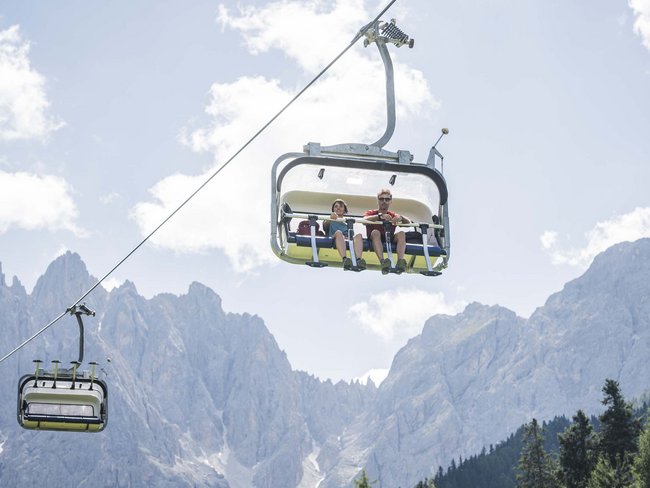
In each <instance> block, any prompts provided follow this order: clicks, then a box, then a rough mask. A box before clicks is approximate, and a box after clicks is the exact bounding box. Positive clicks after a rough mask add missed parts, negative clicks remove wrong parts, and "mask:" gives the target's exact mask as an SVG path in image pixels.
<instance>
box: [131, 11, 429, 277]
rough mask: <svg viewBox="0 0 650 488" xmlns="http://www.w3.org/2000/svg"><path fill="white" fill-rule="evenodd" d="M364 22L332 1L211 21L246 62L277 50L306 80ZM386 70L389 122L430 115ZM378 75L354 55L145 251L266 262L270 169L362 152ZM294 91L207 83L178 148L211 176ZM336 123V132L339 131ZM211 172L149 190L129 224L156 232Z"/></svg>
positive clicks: (379, 105)
mask: <svg viewBox="0 0 650 488" xmlns="http://www.w3.org/2000/svg"><path fill="white" fill-rule="evenodd" d="M369 17H370V13H369V12H367V11H365V10H364V9H363V2H362V1H360V0H356V1H343V0H341V1H338V2H336V3H335V4H334V5H333V6H332V5H331V4H329V3H327V4H326V3H325V2H314V1H297V0H294V1H282V2H273V3H270V4H267V5H266V6H264V7H263V8H254V7H246V8H243V9H241V10H240V12H239V13H238V14H232V13H231V12H229V11H228V10H226V9H225V8H224V7H221V8H220V13H219V20H220V22H221V23H222V25H223V26H224V28H231V29H234V30H235V31H237V32H239V33H240V34H241V35H242V36H243V38H244V40H245V42H246V45H247V46H248V48H249V49H250V50H251V52H252V53H261V52H263V51H265V50H267V49H268V47H267V46H272V47H273V48H275V49H279V50H281V51H282V52H283V53H284V54H285V55H286V56H287V57H288V58H290V59H291V60H293V61H295V62H296V63H297V65H298V67H299V68H300V69H301V70H302V71H303V72H304V73H306V74H308V78H309V77H311V74H312V73H313V72H314V71H318V70H320V68H322V67H323V66H324V65H325V64H326V63H327V62H329V61H330V60H331V59H332V58H333V57H334V55H335V53H336V52H338V51H340V49H341V48H342V47H343V46H345V45H346V44H347V43H349V41H350V40H351V39H352V37H353V36H354V34H355V33H356V31H357V30H358V29H359V28H360V27H361V26H362V25H363V23H364V22H365V21H367V19H368V18H369ZM362 19H363V20H362ZM289 24H290V25H289ZM314 43H316V44H314ZM394 65H395V73H396V86H397V87H398V88H397V92H398V117H404V116H405V115H421V114H422V113H426V112H428V111H430V110H432V109H435V108H436V106H437V103H436V101H435V100H434V99H433V96H432V95H431V93H430V91H429V87H428V86H427V83H426V80H425V79H424V77H423V75H422V73H421V72H419V71H417V70H413V69H411V68H409V67H407V66H405V65H403V64H401V63H399V62H398V61H396V60H394ZM383 72H384V71H383V64H382V62H381V59H380V58H379V56H378V54H377V52H376V49H373V48H368V49H364V48H363V47H362V45H361V43H359V44H358V45H356V46H355V47H354V48H353V49H351V50H350V51H349V52H348V53H347V54H346V56H344V57H343V58H341V59H340V60H339V62H338V63H337V64H336V65H335V66H334V67H333V69H332V70H331V71H329V72H328V73H327V74H326V75H325V76H324V77H323V78H321V79H320V80H319V81H318V82H317V83H316V84H314V85H313V86H312V87H311V88H310V89H309V90H308V91H307V92H306V93H305V94H304V95H303V96H302V97H301V98H300V99H299V100H298V101H297V103H295V104H294V105H292V106H291V107H290V108H289V109H288V110H287V111H286V112H285V113H284V114H283V115H282V116H281V117H280V118H278V119H277V120H276V121H275V123H274V124H273V125H272V126H271V127H270V128H269V130H268V131H267V132H266V133H265V134H264V135H262V136H261V137H260V138H259V139H258V140H256V141H255V142H254V143H253V144H251V145H250V146H249V147H248V148H247V149H246V150H245V151H244V152H243V153H242V154H241V156H239V157H238V158H237V159H236V160H235V161H233V164H231V165H230V166H229V167H228V168H227V169H225V170H224V171H223V172H222V173H221V174H219V176H218V177H217V181H215V182H213V183H211V184H210V185H208V186H207V187H206V188H205V189H204V190H202V191H201V193H200V194H199V195H198V196H197V197H196V198H195V199H194V200H193V201H192V202H191V203H190V204H189V205H188V207H189V208H188V209H187V210H183V212H182V215H179V218H174V219H172V220H171V221H170V222H169V223H168V224H167V225H166V226H165V227H163V228H162V229H161V231H160V233H157V234H156V235H155V236H154V238H153V239H152V241H153V242H154V243H155V244H157V245H159V246H163V247H167V248H170V249H174V250H176V251H182V252H201V251H205V250H208V249H213V248H216V249H220V250H222V251H224V252H225V253H226V254H227V255H228V256H229V258H230V259H231V261H232V262H233V264H234V265H235V267H236V268H237V269H239V270H248V269H251V268H253V267H255V266H256V265H258V264H262V263H268V262H272V261H274V258H273V256H272V254H271V251H270V246H269V231H270V229H269V223H268V222H269V219H270V215H269V213H270V168H271V165H272V164H273V161H274V160H275V159H276V158H277V157H278V156H279V155H281V154H283V153H286V152H290V151H297V150H301V149H302V146H303V145H304V144H305V143H307V142H309V141H316V142H321V143H323V144H336V143H341V142H350V141H358V142H367V143H368V142H373V141H374V140H376V139H377V138H378V137H380V136H381V135H382V133H383V131H384V128H385V110H386V109H385V93H384V89H385V87H384V83H385V82H384V75H383ZM291 83H293V80H292V82H291ZM297 90H298V89H297V88H296V87H295V86H289V87H285V86H283V84H282V83H281V82H280V81H279V80H271V79H267V78H265V77H263V76H245V77H241V78H239V79H237V80H235V81H233V82H232V83H215V84H213V85H212V87H211V89H210V102H209V104H208V106H207V107H206V109H205V111H206V114H207V115H208V116H209V118H210V123H209V125H208V126H206V127H202V128H198V129H194V130H192V129H185V130H184V132H183V134H182V141H183V142H185V143H186V144H187V145H189V146H190V147H191V148H192V149H194V150H196V151H209V152H211V153H212V154H213V155H214V158H215V168H216V167H217V166H218V165H220V164H222V163H223V162H225V161H226V160H227V159H228V158H229V157H230V156H232V154H234V152H235V151H236V150H237V149H239V147H240V146H241V145H242V144H243V143H244V142H245V141H247V140H248V139H249V138H250V137H251V136H252V135H253V134H254V133H255V132H256V131H257V130H258V129H259V128H260V127H261V126H262V125H263V124H264V123H265V122H267V121H268V120H269V119H270V118H271V117H272V116H273V115H274V114H275V113H276V112H277V111H278V110H279V109H280V108H281V107H282V106H283V105H284V104H286V103H287V102H288V101H289V100H290V99H291V98H292V97H293V96H294V95H295V93H296V92H297ZM342 119H344V120H345V123H341V121H342ZM393 149H394V148H393ZM215 168H211V169H209V170H208V171H206V173H205V174H201V175H196V176H189V175H182V174H177V175H172V176H169V177H167V178H165V179H164V180H162V181H160V182H159V183H158V184H156V185H155V186H154V187H153V188H152V189H151V190H150V192H151V194H152V197H153V198H152V200H150V201H148V202H141V203H139V204H138V205H137V206H136V207H135V208H134V211H133V214H132V215H133V217H134V218H135V220H136V221H137V223H138V224H139V226H140V228H141V230H142V232H143V233H145V232H149V231H150V230H151V229H153V228H154V226H155V225H157V224H158V223H160V222H161V220H162V219H163V218H164V217H166V216H167V215H169V214H170V213H171V211H173V210H174V208H175V207H176V206H177V205H178V204H180V202H181V201H182V200H183V199H184V198H185V197H187V196H188V195H189V194H190V193H191V192H192V191H194V190H195V189H196V188H198V187H199V185H200V184H202V183H203V182H204V181H205V180H206V179H207V177H208V176H209V175H210V174H212V172H213V171H214V169H215Z"/></svg>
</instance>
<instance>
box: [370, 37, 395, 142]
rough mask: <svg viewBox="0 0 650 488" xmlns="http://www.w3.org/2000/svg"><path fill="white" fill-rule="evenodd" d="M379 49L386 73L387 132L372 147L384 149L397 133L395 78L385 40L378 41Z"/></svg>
mask: <svg viewBox="0 0 650 488" xmlns="http://www.w3.org/2000/svg"><path fill="white" fill-rule="evenodd" d="M376 44H377V49H379V54H380V55H381V60H382V61H383V62H384V71H385V73H386V130H385V131H384V135H382V136H381V137H380V138H379V140H377V142H373V143H372V144H371V146H376V147H380V148H383V147H384V146H385V145H386V144H387V143H388V141H390V138H391V137H393V133H394V132H395V76H394V71H393V62H392V60H391V59H390V53H389V52H388V48H387V47H386V42H385V41H384V40H383V39H377V40H376Z"/></svg>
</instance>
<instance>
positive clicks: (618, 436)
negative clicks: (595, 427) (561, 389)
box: [598, 379, 641, 467]
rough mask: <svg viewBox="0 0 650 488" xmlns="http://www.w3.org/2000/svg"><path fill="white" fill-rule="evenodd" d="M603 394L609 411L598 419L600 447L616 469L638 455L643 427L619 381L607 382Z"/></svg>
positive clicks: (604, 402) (604, 403) (603, 401)
mask: <svg viewBox="0 0 650 488" xmlns="http://www.w3.org/2000/svg"><path fill="white" fill-rule="evenodd" d="M603 393H604V395H605V397H604V398H603V400H602V403H603V405H606V406H607V410H605V411H604V412H603V413H602V415H600V417H598V418H599V420H600V422H601V424H602V432H601V435H600V442H599V447H600V450H601V452H602V453H603V454H605V455H606V456H607V457H608V459H609V462H610V464H611V465H612V466H614V467H616V464H617V463H620V462H624V461H626V460H627V458H628V456H630V455H632V454H634V453H636V450H637V439H638V437H639V432H640V431H641V425H640V423H639V421H638V420H636V419H635V418H634V410H633V409H632V404H631V403H626V402H625V399H624V398H623V395H622V394H621V390H620V387H619V384H618V381H614V380H610V379H608V380H605V386H604V387H603Z"/></svg>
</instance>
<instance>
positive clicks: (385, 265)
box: [381, 259, 390, 274]
mask: <svg viewBox="0 0 650 488" xmlns="http://www.w3.org/2000/svg"><path fill="white" fill-rule="evenodd" d="M389 272H390V259H382V260H381V274H388V273H389Z"/></svg>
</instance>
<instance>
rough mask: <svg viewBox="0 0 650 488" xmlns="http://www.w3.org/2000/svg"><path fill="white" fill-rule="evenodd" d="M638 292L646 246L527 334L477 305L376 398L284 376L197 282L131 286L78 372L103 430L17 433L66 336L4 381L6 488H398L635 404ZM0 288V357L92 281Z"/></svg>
mask: <svg viewBox="0 0 650 488" xmlns="http://www.w3.org/2000/svg"><path fill="white" fill-rule="evenodd" d="M648 276H650V240H648V239H642V240H639V241H637V242H634V243H623V244H619V245H617V246H614V247H612V248H611V249H609V250H607V251H606V252H604V253H602V254H601V255H599V256H597V257H596V259H595V260H594V262H593V264H592V266H591V267H590V268H589V269H588V270H587V272H586V273H585V274H584V275H583V276H581V277H580V278H578V279H576V280H573V281H571V282H569V283H567V284H566V285H565V287H564V289H563V290H562V291H561V292H559V293H556V294H554V295H552V296H551V297H550V298H549V299H548V301H547V302H546V304H545V305H544V306H543V307H540V308H538V309H537V310H536V311H535V313H533V315H532V316H531V317H530V318H529V319H527V320H526V319H523V318H521V317H517V316H516V315H515V314H514V313H513V312H511V311H509V310H507V309H505V308H503V307H499V306H490V307H488V306H485V305H480V304H478V303H473V304H471V305H469V306H468V307H467V308H466V309H465V310H464V311H463V312H462V313H460V314H458V315H455V316H447V315H436V316H433V317H431V318H430V319H429V320H428V321H427V322H426V323H425V324H424V328H423V331H422V334H420V335H418V336H417V337H414V338H413V339H411V340H410V341H409V342H408V343H407V344H406V345H405V346H404V347H403V348H402V349H401V350H400V351H399V352H398V354H397V355H396V356H395V358H394V360H393V364H392V366H391V369H390V373H389V375H388V377H387V378H386V380H385V381H384V382H383V383H382V384H381V385H380V387H379V388H377V387H375V385H374V384H372V382H370V383H369V384H368V385H362V384H360V383H358V382H354V383H352V384H349V383H345V382H339V383H336V384H333V383H332V382H331V381H325V382H323V381H320V380H318V379H316V378H314V377H313V376H310V375H308V374H306V373H304V372H301V371H294V370H292V368H291V365H290V363H289V361H288V359H287V357H286V355H285V354H284V352H282V351H281V350H280V349H279V347H278V345H277V343H276V342H275V340H274V338H273V336H272V335H271V334H270V333H269V331H268V330H267V329H266V327H265V326H264V323H263V321H262V319H260V318H259V317H256V316H251V315H248V314H228V313H225V312H224V311H223V309H222V307H221V300H220V298H219V297H218V296H217V295H216V294H215V293H214V292H213V291H212V290H210V289H209V288H207V287H205V286H203V285H201V284H199V283H193V284H192V285H191V286H190V288H189V290H188V293H187V294H185V295H182V296H175V295H171V294H161V295H157V296H155V297H154V298H152V299H150V300H147V299H145V298H143V297H142V296H140V295H139V294H138V292H137V290H136V288H135V286H134V285H133V284H132V283H129V282H127V283H125V284H124V285H122V286H121V287H119V288H117V289H114V290H112V291H111V292H110V293H109V292H106V291H105V290H103V289H97V290H96V291H95V292H93V294H92V295H91V296H90V298H89V300H88V301H87V304H88V306H90V307H91V308H93V309H95V310H97V312H98V313H97V317H95V318H88V319H87V320H86V323H87V327H86V328H87V340H86V343H87V346H86V360H87V361H90V360H93V359H94V360H97V361H98V362H100V366H101V369H102V373H101V375H102V376H103V377H105V379H106V381H107V382H108V384H109V404H110V406H109V413H110V419H109V424H108V427H107V428H106V430H105V431H104V432H102V433H99V434H73V433H56V432H32V431H26V430H23V429H21V428H20V427H19V426H18V424H17V422H16V418H15V410H16V404H15V402H16V385H17V381H18V378H19V377H20V376H21V375H22V374H24V373H26V372H30V371H31V370H32V364H31V360H32V359H34V358H36V357H38V358H40V359H47V360H50V359H55V356H57V357H56V358H57V359H61V360H66V361H67V360H72V359H76V354H77V347H78V345H77V337H78V336H77V326H76V322H75V321H74V318H73V317H69V318H65V319H64V320H65V321H66V325H60V324H57V326H56V327H57V329H56V333H53V332H50V331H47V332H46V333H44V334H43V335H42V336H41V337H39V338H38V340H36V341H33V342H32V343H30V344H29V345H28V346H27V347H25V348H24V349H23V350H22V351H21V352H19V353H18V354H17V355H16V357H12V358H11V359H9V360H8V361H6V362H5V363H3V364H2V365H0V368H2V373H3V374H2V375H1V376H0V412H1V415H0V486H35V485H41V486H67V487H68V486H69V487H74V486H79V487H85V486H93V487H96V486H111V487H114V486H170V487H172V486H173V487H179V486H188V487H189V486H206V487H207V486H210V487H217V488H226V487H230V488H251V487H256V488H258V487H259V488H293V487H299V488H316V487H318V488H348V487H350V486H352V485H353V483H352V480H353V478H354V477H355V476H356V475H357V474H358V473H359V471H360V469H361V468H362V467H365V468H366V471H367V472H368V475H369V478H370V479H373V480H377V483H376V484H375V485H374V486H375V487H377V488H396V487H400V486H401V487H403V488H409V487H411V486H414V485H415V484H416V483H417V481H419V480H421V479H423V478H424V477H431V476H432V475H433V474H434V473H435V471H436V469H437V468H438V466H439V465H443V466H447V465H448V463H449V461H450V460H451V459H452V458H458V457H459V456H464V457H467V456H469V455H471V454H474V453H477V452H479V451H480V450H481V448H482V447H484V446H488V445H489V444H496V443H497V442H499V441H500V440H503V439H504V438H505V437H506V436H507V435H508V434H509V433H510V432H513V431H515V430H516V429H517V428H518V427H519V426H520V425H521V424H523V423H525V422H528V421H529V420H530V419H531V418H532V417H535V418H537V419H539V420H540V421H541V420H543V419H550V418H552V417H554V416H555V415H562V414H565V415H568V416H570V415H572V414H573V413H575V411H576V410H577V409H578V408H582V409H584V410H586V411H593V410H594V409H595V406H596V405H598V402H599V400H600V398H601V391H600V388H601V387H602V384H603V383H604V380H605V378H613V379H616V380H618V381H619V382H620V384H621V388H622V390H623V391H624V392H625V394H626V396H627V397H630V398H632V397H635V396H639V395H641V394H642V393H643V392H645V391H646V390H647V389H648V388H649V385H650V378H649V376H650V370H649V369H648V368H647V361H648V358H649V357H650V282H649V280H648ZM0 278H1V279H0V331H1V336H0V347H1V349H2V350H3V351H5V350H10V349H11V348H13V347H14V346H15V345H16V344H18V343H20V342H21V341H22V340H23V339H24V338H25V337H28V336H29V335H31V334H33V333H34V332H35V331H37V330H38V329H39V328H40V327H41V326H42V325H43V324H45V323H47V322H48V321H49V320H51V318H52V317H55V316H57V315H58V314H59V313H61V311H62V307H65V306H67V305H69V304H71V303H73V302H74V300H76V299H77V298H78V297H79V296H80V295H81V294H82V293H83V292H84V291H85V290H86V289H87V288H89V287H90V286H91V285H92V284H93V283H94V282H95V279H94V278H92V277H91V276H90V275H89V274H88V271H87V270H86V267H85V265H84V263H83V262H82V260H81V258H80V257H79V256H78V255H77V254H73V253H67V254H65V255H64V256H61V257H60V258H58V259H56V260H55V261H54V262H53V263H52V264H51V265H50V266H49V267H48V269H47V271H46V272H45V274H44V275H43V276H42V277H41V278H40V279H39V280H38V282H37V284H36V286H35V288H34V290H33V292H32V293H31V294H27V293H26V291H25V289H24V287H23V286H22V285H21V284H20V282H19V281H18V280H17V279H14V280H13V282H12V284H11V286H7V285H6V284H5V279H4V276H3V275H2V273H1V272H0ZM68 358H69V359H68ZM107 358H110V361H108V360H107Z"/></svg>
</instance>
